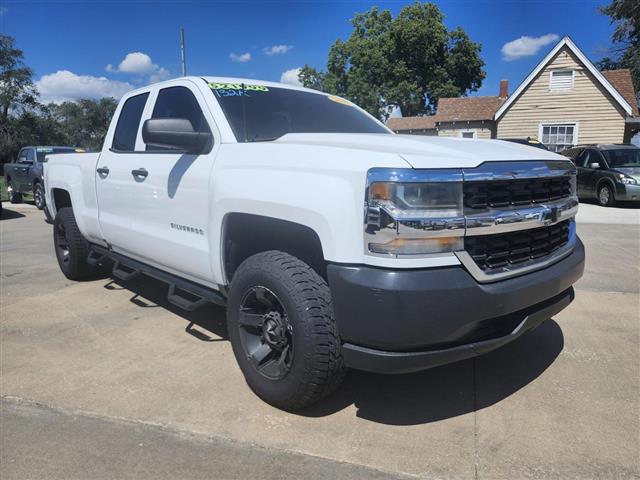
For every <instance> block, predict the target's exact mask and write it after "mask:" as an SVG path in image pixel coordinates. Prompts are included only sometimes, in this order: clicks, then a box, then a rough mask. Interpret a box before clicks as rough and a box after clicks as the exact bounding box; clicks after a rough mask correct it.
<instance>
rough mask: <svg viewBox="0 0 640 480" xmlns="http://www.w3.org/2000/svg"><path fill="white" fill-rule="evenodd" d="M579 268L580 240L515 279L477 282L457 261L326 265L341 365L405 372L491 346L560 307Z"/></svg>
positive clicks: (570, 293) (581, 257)
mask: <svg viewBox="0 0 640 480" xmlns="http://www.w3.org/2000/svg"><path fill="white" fill-rule="evenodd" d="M583 271H584V247H583V245H582V242H580V240H579V239H578V240H577V242H576V245H575V248H574V250H573V252H572V253H571V254H570V255H568V256H567V257H565V258H564V259H562V260H560V261H559V262H557V263H555V264H553V265H551V266H549V267H547V268H544V269H542V270H538V271H536V272H532V273H528V274H526V275H522V276H519V277H515V278H510V279H507V280H502V281H499V282H495V283H488V284H480V283H478V282H476V280H475V279H474V278H473V277H472V276H471V275H470V274H469V273H468V272H467V271H466V270H465V269H464V268H463V267H461V266H456V267H445V268H434V269H425V270H390V269H380V268H373V267H366V266H341V265H329V266H328V268H327V274H328V277H329V285H330V287H331V291H332V295H333V302H334V311H335V316H336V321H337V323H338V329H339V331H340V335H341V337H342V340H343V341H344V345H343V355H344V358H345V361H346V363H347V365H348V366H350V367H352V368H356V369H359V370H367V371H372V372H380V373H406V372H412V371H418V370H423V369H426V368H430V367H434V366H437V365H442V364H445V363H451V362H455V361H458V360H462V359H465V358H469V357H472V356H476V355H480V354H482V353H486V352H488V351H491V350H494V349H496V348H498V347H500V346H502V345H504V344H506V343H508V342H510V341H513V340H515V339H516V338H518V337H519V336H520V335H522V334H523V333H524V332H526V331H527V330H530V329H532V328H535V327H536V326H537V325H539V324H540V323H541V322H543V321H544V320H546V319H548V318H551V317H552V316H553V315H555V314H556V313H558V312H560V311H561V310H562V309H563V308H565V307H566V306H567V305H569V303H571V301H572V300H573V296H574V293H573V288H572V285H573V284H574V283H575V282H576V281H577V280H578V279H579V278H580V277H581V276H582V273H583Z"/></svg>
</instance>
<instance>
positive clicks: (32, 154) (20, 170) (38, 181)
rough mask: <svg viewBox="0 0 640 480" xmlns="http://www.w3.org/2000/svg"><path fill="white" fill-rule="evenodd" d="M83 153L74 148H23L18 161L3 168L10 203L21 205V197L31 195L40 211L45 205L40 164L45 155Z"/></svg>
mask: <svg viewBox="0 0 640 480" xmlns="http://www.w3.org/2000/svg"><path fill="white" fill-rule="evenodd" d="M73 152H84V150H82V149H79V148H75V147H24V148H23V149H21V150H20V153H18V161H17V162H15V163H7V164H5V166H4V175H5V179H6V181H7V194H8V196H9V201H10V202H11V203H21V202H22V195H23V194H28V195H33V201H34V203H35V205H36V207H38V209H40V210H42V209H43V208H44V205H45V199H44V182H43V180H42V178H43V169H42V164H43V163H44V161H45V157H46V156H47V155H52V154H55V153H73Z"/></svg>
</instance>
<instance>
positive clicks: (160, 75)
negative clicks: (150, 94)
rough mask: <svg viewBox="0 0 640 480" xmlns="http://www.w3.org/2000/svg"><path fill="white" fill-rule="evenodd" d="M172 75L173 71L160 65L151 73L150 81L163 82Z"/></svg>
mask: <svg viewBox="0 0 640 480" xmlns="http://www.w3.org/2000/svg"><path fill="white" fill-rule="evenodd" d="M170 77H171V73H169V70H167V69H166V68H163V67H160V68H158V69H157V70H155V71H154V72H153V73H152V74H151V75H149V83H156V82H162V81H163V80H167V79H168V78H170Z"/></svg>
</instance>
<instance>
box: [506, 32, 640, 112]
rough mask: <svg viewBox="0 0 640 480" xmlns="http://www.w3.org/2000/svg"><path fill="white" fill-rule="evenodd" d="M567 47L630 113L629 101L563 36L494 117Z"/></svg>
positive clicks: (631, 110)
mask: <svg viewBox="0 0 640 480" xmlns="http://www.w3.org/2000/svg"><path fill="white" fill-rule="evenodd" d="M563 47H567V48H568V49H569V50H570V51H571V52H572V53H573V54H574V55H575V56H576V57H578V59H579V60H580V62H582V64H583V65H584V66H585V67H586V68H587V70H589V72H590V73H591V74H592V75H593V76H594V77H595V79H596V81H598V82H599V83H600V85H602V87H603V88H604V89H605V90H606V91H607V92H609V94H610V95H611V96H612V97H613V99H614V100H615V101H616V102H617V103H618V104H619V105H620V107H622V109H623V110H624V111H625V112H627V114H629V115H632V112H633V109H632V107H631V105H630V104H629V102H627V100H626V99H625V98H624V97H623V96H622V95H621V94H620V92H618V90H616V89H615V88H614V87H613V85H611V83H610V82H609V81H608V80H607V79H606V78H605V77H604V75H602V73H600V72H599V71H598V69H597V68H596V67H595V65H593V63H591V61H590V60H589V59H588V58H587V57H586V56H585V55H584V53H582V51H581V50H580V49H579V48H578V46H577V45H576V44H575V43H573V40H571V39H570V38H569V37H564V38H563V39H562V40H560V41H559V42H558V43H557V45H556V46H555V47H553V49H552V50H551V51H550V52H549V53H548V54H547V56H546V57H544V58H543V59H542V61H541V62H540V63H539V64H538V65H537V66H536V68H534V69H533V71H532V72H531V73H530V74H529V76H528V77H527V78H525V79H524V81H523V82H522V83H521V84H520V86H518V88H517V89H516V91H515V92H513V95H511V96H510V97H509V98H508V99H507V101H506V102H504V104H503V105H502V106H501V107H500V109H498V111H497V112H496V115H495V119H496V120H498V119H499V118H500V117H501V116H502V115H503V114H504V113H505V112H506V111H507V109H508V108H509V106H510V105H511V104H512V103H513V102H514V101H515V100H516V99H517V98H518V97H519V96H520V95H521V94H522V93H523V92H524V91H525V89H526V88H527V87H528V86H529V84H530V83H531V82H533V80H534V79H535V78H536V77H537V76H538V74H539V73H540V72H541V71H542V69H543V68H544V67H546V66H547V64H548V63H549V62H550V61H551V60H552V59H553V58H554V57H555V56H556V54H557V53H558V52H559V51H560V50H561V49H562V48H563Z"/></svg>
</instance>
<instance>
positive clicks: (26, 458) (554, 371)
mask: <svg viewBox="0 0 640 480" xmlns="http://www.w3.org/2000/svg"><path fill="white" fill-rule="evenodd" d="M3 206H4V207H5V212H4V215H3V219H2V220H1V221H0V274H1V276H0V290H1V292H0V301H1V306H0V308H1V312H0V313H1V315H0V317H1V318H0V342H1V343H0V347H1V348H0V362H1V363H0V368H1V370H0V374H1V385H0V394H1V395H2V396H3V398H4V400H3V403H2V429H1V432H0V435H1V437H2V438H1V441H2V459H1V460H2V461H1V466H0V469H1V470H0V476H2V478H24V477H31V478H44V477H46V478H52V477H58V478H67V477H71V476H76V477H77V476H81V477H84V478H105V477H114V476H115V477H127V476H129V477H136V478H140V477H148V478H160V477H163V476H164V477H166V478H175V477H182V478H194V477H203V476H214V477H217V478H301V477H306V478H320V477H324V478H345V477H346V478H361V477H366V478H372V477H374V478H375V477H376V476H378V477H380V478H392V477H393V476H394V475H398V476H404V475H407V476H418V477H423V478H491V479H496V478H504V479H514V478H603V477H606V478H614V477H615V478H638V476H640V458H639V452H640V424H639V417H640V416H639V413H640V348H639V345H640V343H639V342H640V258H639V257H640V215H639V213H640V211H639V210H637V209H632V208H620V209H602V208H601V207H598V206H596V205H588V204H587V205H584V206H582V209H581V212H580V214H579V222H580V223H579V226H578V232H579V234H580V236H581V238H582V240H583V241H584V243H585V246H586V248H587V265H586V272H585V276H584V277H583V278H582V279H581V280H580V282H579V283H578V284H577V285H576V293H577V295H576V299H575V301H574V302H573V304H572V305H571V306H570V307H569V308H567V309H566V310H564V311H563V312H561V313H560V314H559V315H557V317H555V318H554V319H552V320H549V321H547V322H545V323H544V324H542V325H541V326H540V327H539V328H538V329H536V330H534V331H532V332H530V333H528V334H526V335H525V336H523V337H522V338H520V339H519V340H518V341H516V342H514V343H513V344H510V345H507V346H506V347H504V348H502V349H500V350H497V351H495V352H492V353H490V354H488V355H485V356H483V357H479V358H477V359H474V360H469V361H463V362H459V363H456V364H453V365H447V366H444V367H440V368H436V369H432V370H428V371H425V372H420V373H416V374H410V375H400V376H381V375H374V374H367V373H362V372H355V371H352V372H350V373H349V375H348V377H347V379H346V381H345V384H344V385H343V387H342V388H341V389H340V390H339V391H338V392H337V393H335V394H334V395H333V396H332V397H330V398H328V399H327V400H325V401H324V402H322V403H320V404H318V405H317V406H314V407H313V408H311V409H308V410H306V411H303V412H300V413H298V414H291V413H285V412H282V411H279V410H277V409H274V408H272V407H270V406H269V405H267V404H265V403H263V402H262V401H260V400H259V399H258V398H257V397H256V396H255V395H253V393H252V392H251V391H250V390H249V388H248V387H247V386H246V384H245V383H244V380H243V377H242V375H241V373H240V370H239V368H238V367H237V366H236V364H235V360H234V358H233V353H232V351H231V346H230V345H229V343H228V342H227V341H226V332H225V326H224V325H225V320H224V318H225V311H224V310H223V309H221V308H218V307H214V306H210V307H206V308H202V309H200V310H198V311H196V312H182V311H180V310H178V309H176V308H174V307H173V306H170V305H169V304H167V302H166V298H165V297H166V287H165V286H164V285H162V284H161V283H159V282H156V281H154V280H151V279H138V280H136V281H134V282H120V281H117V282H116V281H112V280H111V279H110V278H104V279H99V280H94V281H89V282H80V283H75V282H71V281H68V280H66V279H65V278H64V277H63V276H62V274H61V273H60V272H59V270H58V266H57V263H56V260H55V255H54V252H53V247H52V242H51V226H49V225H47V224H46V223H44V221H43V216H42V213H41V212H39V211H37V210H35V209H34V208H32V207H29V206H20V207H17V208H16V206H13V205H11V206H9V205H8V204H4V205H3ZM135 442H137V443H135ZM138 444H142V445H150V448H148V449H147V450H145V449H144V448H142V447H140V450H139V452H133V450H135V448H134V447H135V445H138ZM56 449H57V450H56ZM172 452H173V453H172ZM171 455H173V457H172V456H171ZM34 459H35V460H34ZM118 459H119V460H120V461H119V462H118ZM160 459H162V460H160ZM158 462H160V463H158ZM158 465H160V466H161V467H162V468H160V467H159V466H158ZM181 465H188V466H189V467H188V468H187V467H186V466H185V467H184V468H183V469H181V467H180V466H181ZM275 465H278V466H281V468H280V469H275V467H274V466H275ZM261 467H262V468H261ZM372 469H373V470H372Z"/></svg>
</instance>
